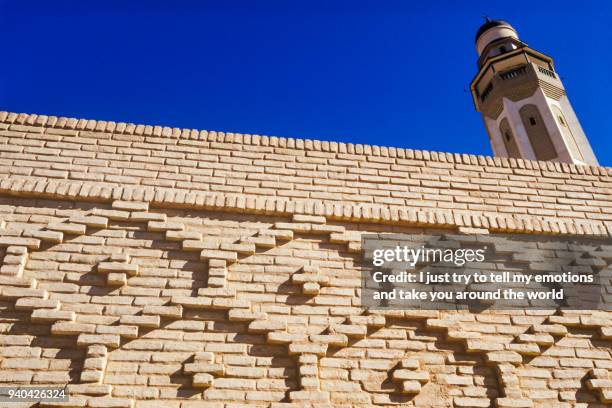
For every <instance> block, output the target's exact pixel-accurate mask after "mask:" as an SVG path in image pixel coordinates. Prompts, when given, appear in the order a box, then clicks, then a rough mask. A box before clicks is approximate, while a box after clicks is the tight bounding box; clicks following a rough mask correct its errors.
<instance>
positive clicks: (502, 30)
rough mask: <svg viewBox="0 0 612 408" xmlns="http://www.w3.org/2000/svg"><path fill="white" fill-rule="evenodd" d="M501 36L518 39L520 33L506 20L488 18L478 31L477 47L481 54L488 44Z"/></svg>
mask: <svg viewBox="0 0 612 408" xmlns="http://www.w3.org/2000/svg"><path fill="white" fill-rule="evenodd" d="M501 38H514V39H517V40H518V34H517V32H516V30H515V29H514V27H512V26H511V25H510V23H508V22H507V21H504V20H491V19H490V18H488V17H487V18H486V21H485V22H484V24H483V25H481V26H480V28H479V29H478V31H477V32H476V39H475V42H476V49H477V50H478V55H481V54H482V52H483V50H484V49H485V47H486V46H487V45H489V44H490V43H492V42H493V41H496V40H499V39H501Z"/></svg>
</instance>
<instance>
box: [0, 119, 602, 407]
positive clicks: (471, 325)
mask: <svg viewBox="0 0 612 408" xmlns="http://www.w3.org/2000/svg"><path fill="white" fill-rule="evenodd" d="M0 141H1V142H2V143H1V144H0V160H1V163H2V164H1V166H0V249H1V250H0V257H1V261H2V263H1V265H0V369H1V371H0V383H1V384H2V385H7V384H14V385H63V384H70V386H69V393H70V396H71V398H70V401H69V403H50V402H44V403H41V404H40V406H42V407H52V406H60V407H61V406H66V407H68V406H70V407H99V408H111V407H116V408H120V407H139V408H146V407H160V406H163V407H171V408H172V407H174V408H195V407H205V408H206V407H215V408H216V407H228V408H229V407H232V408H235V407H238V408H239V407H266V408H297V407H334V408H340V407H342V408H348V407H377V406H414V407H552V406H554V407H582V406H588V407H590V408H599V407H608V406H609V404H610V399H611V398H612V397H611V393H612V385H611V380H610V378H612V377H611V374H610V372H612V356H611V354H610V350H611V349H610V346H611V343H612V313H609V312H605V311H596V310H590V311H533V310H522V311H521V310H519V311H482V312H444V311H396V310H393V311H374V310H372V311H368V310H364V309H362V308H361V307H360V303H359V293H360V289H359V288H360V279H359V277H360V266H361V264H360V262H361V259H360V256H361V255H360V251H361V236H362V234H364V233H371V232H402V233H411V234H432V233H436V232H458V231H462V232H468V233H470V232H471V233H488V232H510V233H519V232H520V233H524V232H526V233H532V234H538V235H537V237H535V238H534V239H545V237H546V235H550V236H554V235H559V234H562V235H569V236H577V237H584V238H585V239H587V238H589V236H591V235H610V232H611V231H612V230H611V227H612V224H611V221H612V219H611V218H612V216H611V215H610V214H612V211H611V209H612V200H610V197H611V195H612V192H611V191H612V190H611V189H610V187H611V186H612V179H611V176H610V169H607V168H595V167H576V166H572V165H565V164H563V165H560V164H558V163H536V162H525V161H520V160H519V161H514V160H510V161H506V160H500V159H492V158H488V157H476V156H459V155H451V154H443V153H431V152H417V151H409V150H403V149H392V148H380V147H373V146H353V145H344V144H337V143H331V142H329V143H328V142H319V141H303V140H293V139H281V138H269V137H263V136H252V135H235V134H221V133H215V132H204V131H202V132H200V131H192V130H180V129H170V128H162V127H150V126H140V125H138V126H136V125H129V124H115V123H111V122H96V121H83V120H74V119H64V118H53V117H46V116H36V115H16V114H9V113H1V114H0ZM585 245H586V244H585ZM587 249H588V248H587ZM507 250H508V251H510V250H511V249H507ZM512 250H514V249H512ZM587 252H588V253H589V254H591V255H592V257H593V258H592V259H600V258H606V257H607V255H604V254H607V253H609V248H595V249H592V250H590V249H588V251H587ZM606 259H607V258H606ZM583 266H588V267H591V266H592V267H601V262H598V261H585V262H584V264H583ZM24 406H36V405H35V404H30V405H27V404H26V405H24Z"/></svg>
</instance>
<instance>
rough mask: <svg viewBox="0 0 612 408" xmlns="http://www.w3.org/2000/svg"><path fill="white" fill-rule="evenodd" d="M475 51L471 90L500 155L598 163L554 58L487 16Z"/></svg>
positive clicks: (494, 150)
mask: <svg viewBox="0 0 612 408" xmlns="http://www.w3.org/2000/svg"><path fill="white" fill-rule="evenodd" d="M476 49H477V50H478V55H479V57H478V74H477V75H476V77H475V78H474V79H473V80H472V83H471V84H470V89H471V91H472V97H473V98H474V104H475V105H476V110H477V111H478V112H481V113H482V118H483V120H484V122H485V126H486V128H487V132H488V133H489V139H490V141H491V146H492V147H493V153H494V154H495V156H500V157H514V158H522V159H528V160H553V161H558V162H565V163H574V164H589V165H595V166H596V165H598V163H597V159H596V158H595V154H594V153H593V150H592V149H591V145H590V144H589V141H588V139H587V138H586V136H585V134H584V131H583V130H582V127H581V126H580V122H579V121H578V118H577V117H576V114H575V113H574V110H573V109H572V106H571V104H570V102H569V99H568V98H567V95H566V93H565V88H564V87H563V84H562V83H561V79H560V78H559V75H558V74H557V72H556V71H555V68H554V65H553V59H552V58H551V57H549V56H548V55H545V54H542V53H541V52H539V51H536V50H534V49H532V48H529V47H528V46H527V44H525V43H524V42H522V41H521V40H519V37H518V34H517V32H516V30H515V29H514V28H513V27H512V26H511V25H510V24H508V23H507V22H505V21H502V20H489V19H488V18H487V19H486V22H485V23H484V24H483V25H482V26H481V27H480V28H479V29H478V32H477V33H476Z"/></svg>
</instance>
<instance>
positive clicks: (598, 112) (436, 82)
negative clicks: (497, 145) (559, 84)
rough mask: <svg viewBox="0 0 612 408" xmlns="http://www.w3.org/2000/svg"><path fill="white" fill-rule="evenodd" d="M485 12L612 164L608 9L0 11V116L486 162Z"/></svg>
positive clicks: (417, 5)
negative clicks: (545, 77)
mask: <svg viewBox="0 0 612 408" xmlns="http://www.w3.org/2000/svg"><path fill="white" fill-rule="evenodd" d="M483 13H486V14H488V15H490V16H491V17H492V18H502V19H506V20H508V21H509V22H510V23H512V24H513V25H514V26H515V27H516V28H517V30H518V31H519V35H520V36H521V39H523V40H524V41H525V42H527V43H528V44H530V45H531V46H533V47H535V48H537V49H538V50H541V51H542V52H544V53H547V54H549V55H552V56H553V57H554V58H555V59H556V67H557V69H558V71H559V72H560V74H561V76H562V78H563V81H564V83H565V86H566V88H567V90H568V93H569V96H570V100H571V102H572V104H573V106H574V109H575V111H576V112H577V114H578V117H579V118H580V120H581V122H582V125H583V127H584V129H585V131H586V133H587V136H588V137H589V139H590V140H591V144H592V145H593V148H594V150H595V153H596V155H597V156H598V158H599V160H600V162H601V163H602V164H604V165H612V147H611V144H610V143H608V141H609V137H610V136H612V123H611V122H612V121H611V117H612V115H611V113H610V108H611V106H610V100H611V95H612V85H611V83H612V80H611V79H610V77H611V75H612V57H611V55H610V50H611V46H610V43H612V24H610V21H611V20H612V2H608V1H581V2H576V1H519V0H513V1H507V0H506V1H479V2H476V1H401V2H400V1H397V2H395V1H370V2H363V1H346V2H339V1H320V2H319V1H309V2H303V3H298V2H295V1H277V2H271V1H264V0H262V1H244V2H243V1H233V2H230V1H217V2H208V1H167V2H156V1H135V0H132V1H111V0H106V1H93V0H91V1H90V0H87V1H85V0H80V1H71V2H68V1H57V0H54V1H39V2H35V1H27V0H19V1H2V0H0V38H2V54H1V55H2V58H1V63H0V109H2V110H10V111H17V112H28V113H40V114H49V115H58V116H72V117H81V118H89V119H100V120H114V121H125V122H135V123H146V124H160V125H166V126H173V127H189V128H198V129H208V130H222V131H233V132H240V133H253V134H265V135H270V136H286V137H297V138H313V139H323V140H337V141H346V142H352V143H368V144H378V145H387V146H399V147H407V148H415V149H429V150H438V151H450V152H460V153H475V154H490V147H489V143H488V140H487V136H486V132H485V130H484V126H483V124H482V122H481V118H480V115H479V114H478V113H476V112H475V111H474V107H473V105H472V101H471V98H470V95H469V93H468V92H467V90H468V84H469V82H470V80H471V79H472V77H473V75H474V74H475V72H476V51H475V49H474V34H475V31H476V29H477V28H478V26H479V25H480V24H481V22H482V14H483Z"/></svg>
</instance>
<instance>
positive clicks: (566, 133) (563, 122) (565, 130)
mask: <svg viewBox="0 0 612 408" xmlns="http://www.w3.org/2000/svg"><path fill="white" fill-rule="evenodd" d="M551 108H552V112H553V115H554V116H555V120H556V121H557V123H559V129H561V134H562V135H563V138H564V139H565V140H566V141H567V145H568V147H569V149H570V152H571V154H572V156H574V157H575V158H576V159H578V160H580V161H584V157H583V156H582V153H581V152H580V149H579V148H578V143H576V139H575V138H574V135H573V134H572V129H571V128H570V126H569V124H568V123H567V119H565V116H563V112H561V109H559V108H558V107H557V106H555V105H552V107H551Z"/></svg>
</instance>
